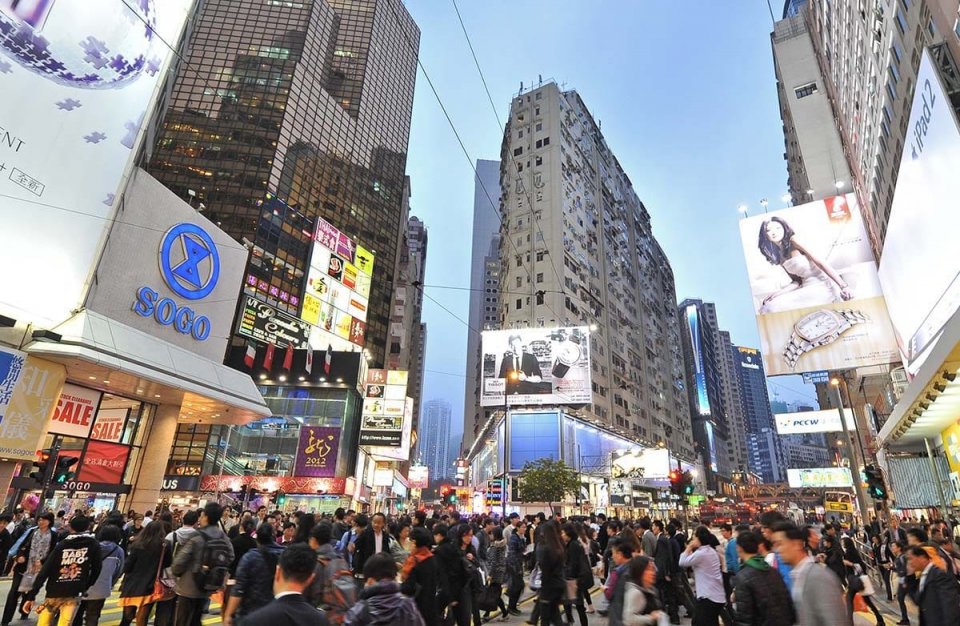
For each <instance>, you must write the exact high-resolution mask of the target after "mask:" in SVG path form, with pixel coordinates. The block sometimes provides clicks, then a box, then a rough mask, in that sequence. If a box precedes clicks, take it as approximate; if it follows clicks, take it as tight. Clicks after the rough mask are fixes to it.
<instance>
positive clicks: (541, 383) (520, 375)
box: [480, 326, 593, 406]
mask: <svg viewBox="0 0 960 626" xmlns="http://www.w3.org/2000/svg"><path fill="white" fill-rule="evenodd" d="M589 335H590V331H589V329H588V328H587V327H585V326H577V327H570V328H522V329H515V330H489V331H484V332H483V344H482V345H483V371H482V374H481V376H482V382H481V384H482V387H481V393H480V405H481V406H504V403H505V398H507V397H509V401H510V404H511V405H514V406H519V405H548V404H564V405H575V404H590V403H591V402H592V400H593V395H592V391H591V388H590V337H589Z"/></svg>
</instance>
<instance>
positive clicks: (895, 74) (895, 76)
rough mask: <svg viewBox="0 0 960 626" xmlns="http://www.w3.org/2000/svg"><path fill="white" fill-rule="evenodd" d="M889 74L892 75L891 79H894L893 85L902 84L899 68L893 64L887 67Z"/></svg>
mask: <svg viewBox="0 0 960 626" xmlns="http://www.w3.org/2000/svg"><path fill="white" fill-rule="evenodd" d="M887 73H889V74H890V78H892V79H893V84H894V85H896V84H898V83H899V82H900V70H899V69H897V66H896V65H894V64H893V63H891V64H890V65H888V66H887Z"/></svg>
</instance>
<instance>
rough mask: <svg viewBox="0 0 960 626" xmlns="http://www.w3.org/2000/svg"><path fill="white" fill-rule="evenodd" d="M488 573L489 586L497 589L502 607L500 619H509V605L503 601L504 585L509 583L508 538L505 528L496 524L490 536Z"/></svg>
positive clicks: (488, 614) (499, 604)
mask: <svg viewBox="0 0 960 626" xmlns="http://www.w3.org/2000/svg"><path fill="white" fill-rule="evenodd" d="M486 561H487V573H488V575H489V577H490V578H489V581H488V582H487V586H488V587H494V588H495V589H496V593H497V597H498V598H499V600H498V602H499V603H498V608H499V609H500V613H501V615H500V621H501V622H505V621H507V615H508V611H507V605H506V604H504V602H503V587H504V585H506V584H507V540H506V539H504V538H503V528H501V527H500V526H496V527H494V529H493V536H492V537H491V538H490V545H489V546H487V558H486ZM489 616H490V611H487V614H486V616H485V617H487V618H489Z"/></svg>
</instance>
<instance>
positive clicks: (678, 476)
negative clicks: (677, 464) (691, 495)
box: [670, 469, 683, 496]
mask: <svg viewBox="0 0 960 626" xmlns="http://www.w3.org/2000/svg"><path fill="white" fill-rule="evenodd" d="M670 493H672V494H673V495H675V496H680V495H683V473H682V472H681V471H680V470H678V469H675V470H670Z"/></svg>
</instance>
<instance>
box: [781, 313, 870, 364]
mask: <svg viewBox="0 0 960 626" xmlns="http://www.w3.org/2000/svg"><path fill="white" fill-rule="evenodd" d="M869 321H870V318H869V317H867V316H866V315H864V314H863V313H862V312H860V311H854V310H852V309H845V310H842V311H833V310H830V309H820V310H819V311H814V312H813V313H810V314H809V315H806V316H804V317H802V318H800V320H798V321H797V323H796V324H794V325H793V333H792V334H791V335H790V341H789V343H787V345H786V347H785V348H784V349H783V360H784V361H786V362H787V365H789V366H790V369H794V368H795V367H796V366H797V361H798V360H799V359H800V357H801V356H803V355H804V354H806V353H807V352H810V351H811V350H813V349H815V348H819V347H820V346H825V345H828V344H831V343H833V342H834V341H836V340H837V339H839V338H840V335H842V334H843V333H845V332H847V331H848V330H850V327H851V326H853V325H855V324H862V323H864V322H869Z"/></svg>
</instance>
